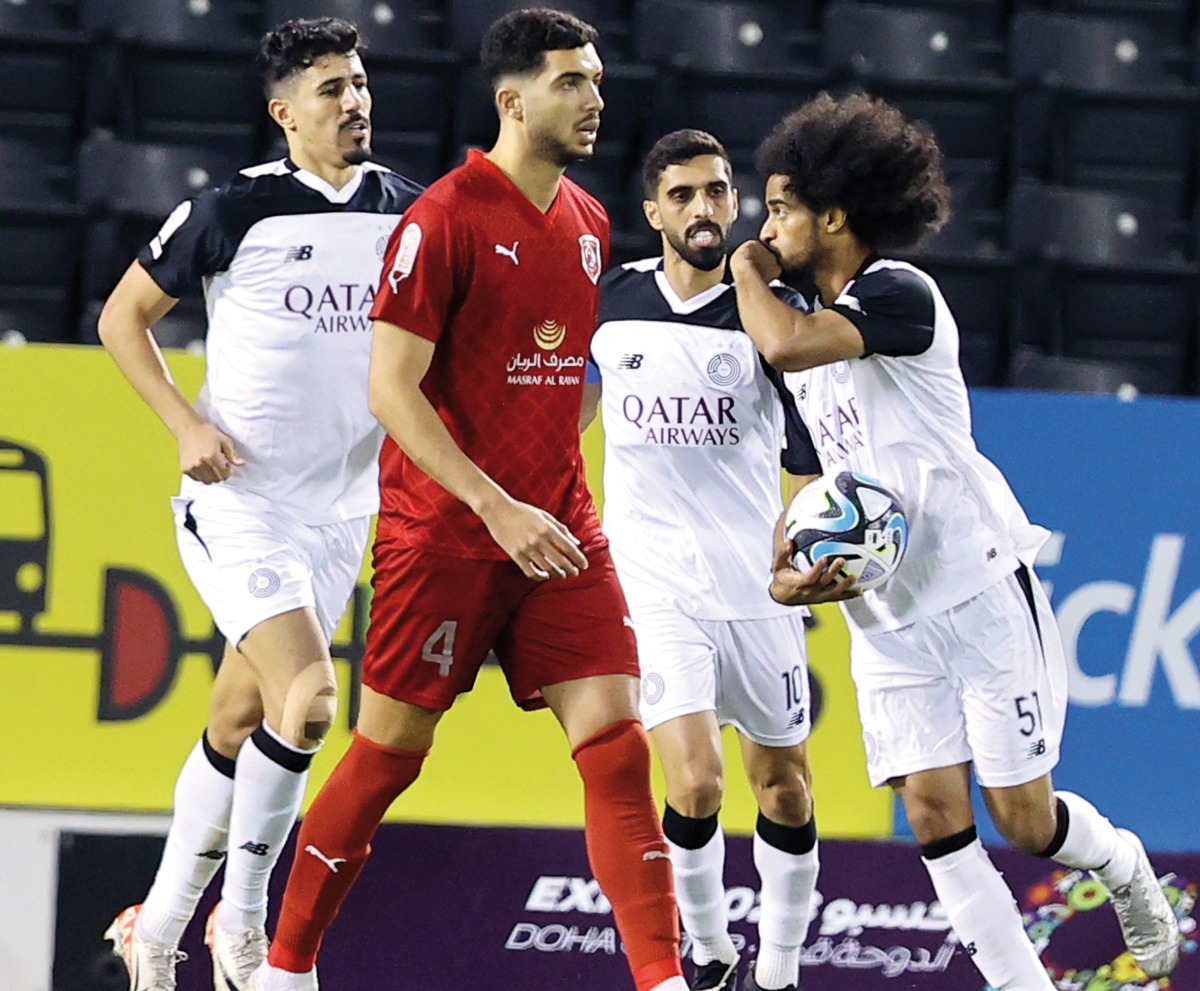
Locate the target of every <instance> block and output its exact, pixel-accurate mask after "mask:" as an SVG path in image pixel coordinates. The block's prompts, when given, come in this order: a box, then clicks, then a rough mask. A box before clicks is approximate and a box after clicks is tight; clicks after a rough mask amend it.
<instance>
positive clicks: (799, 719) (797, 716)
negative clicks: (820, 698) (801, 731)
mask: <svg viewBox="0 0 1200 991" xmlns="http://www.w3.org/2000/svg"><path fill="white" fill-rule="evenodd" d="M803 725H804V710H803V709H797V710H796V711H795V712H793V713H792V714H791V716H789V717H788V729H795V728H796V727H797V726H803Z"/></svg>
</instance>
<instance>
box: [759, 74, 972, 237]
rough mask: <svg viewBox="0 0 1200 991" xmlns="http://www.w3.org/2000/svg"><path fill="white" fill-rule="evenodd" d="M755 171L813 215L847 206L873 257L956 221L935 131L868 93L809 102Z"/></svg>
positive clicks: (762, 151)
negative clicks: (779, 183) (778, 180)
mask: <svg viewBox="0 0 1200 991" xmlns="http://www.w3.org/2000/svg"><path fill="white" fill-rule="evenodd" d="M755 165H756V166H757V168H758V170H759V172H761V173H762V174H763V175H764V177H770V176H773V175H780V176H783V177H784V179H785V182H784V188H785V189H786V190H787V191H788V192H789V193H791V194H792V195H793V196H795V197H796V198H797V199H798V200H800V202H801V203H803V204H804V205H805V206H807V207H808V208H809V209H810V210H813V211H815V212H817V213H820V212H822V211H824V210H828V209H829V208H830V207H835V206H836V207H841V208H842V209H843V210H845V211H846V221H847V223H848V225H849V227H850V230H851V231H852V232H853V233H854V235H855V236H856V237H857V238H858V239H859V240H860V241H862V243H863V244H864V245H866V246H867V247H868V248H871V249H873V250H874V249H881V248H907V247H911V246H912V245H915V244H917V243H918V242H919V241H920V240H921V239H922V238H923V237H924V236H925V235H927V234H931V233H934V232H936V231H938V230H939V229H941V227H942V225H943V224H945V222H946V220H947V219H949V216H950V189H949V187H948V186H947V185H946V177H945V175H944V174H943V172H942V153H941V150H940V149H939V148H938V144H937V139H936V138H935V137H934V135H933V132H932V131H931V130H930V129H929V127H928V126H927V125H925V124H923V123H920V122H917V121H911V120H909V119H908V118H906V117H905V116H904V114H902V113H901V112H900V111H899V110H897V109H896V108H895V107H893V106H891V105H890V104H888V103H886V102H884V101H883V100H880V99H875V98H873V97H870V96H868V95H866V94H865V93H853V94H850V95H849V96H845V97H842V98H840V99H838V98H835V97H833V96H831V95H830V94H829V93H820V94H819V95H817V96H816V97H814V98H813V99H811V100H809V101H808V102H807V103H805V104H804V105H803V106H802V107H800V109H799V110H796V111H794V112H792V113H791V114H789V115H788V116H787V117H785V118H784V119H783V120H782V121H781V122H780V123H779V125H778V126H777V127H776V128H775V130H773V131H772V132H771V133H770V134H769V135H768V136H767V138H766V139H765V140H764V141H763V143H762V144H761V145H759V148H758V153H757V155H756V156H755Z"/></svg>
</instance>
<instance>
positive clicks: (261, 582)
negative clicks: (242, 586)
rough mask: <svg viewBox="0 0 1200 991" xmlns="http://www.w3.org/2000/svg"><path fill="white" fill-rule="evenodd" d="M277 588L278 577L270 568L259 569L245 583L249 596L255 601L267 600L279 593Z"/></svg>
mask: <svg viewBox="0 0 1200 991" xmlns="http://www.w3.org/2000/svg"><path fill="white" fill-rule="evenodd" d="M279 586H280V581H279V575H277V574H276V573H275V572H274V571H272V570H271V569H270V568H259V569H258V570H256V571H254V572H253V573H251V575H250V581H249V582H247V587H248V588H249V589H250V594H251V595H253V596H254V597H255V598H257V599H269V598H270V597H271V596H272V595H274V594H275V593H276V592H278V591H279Z"/></svg>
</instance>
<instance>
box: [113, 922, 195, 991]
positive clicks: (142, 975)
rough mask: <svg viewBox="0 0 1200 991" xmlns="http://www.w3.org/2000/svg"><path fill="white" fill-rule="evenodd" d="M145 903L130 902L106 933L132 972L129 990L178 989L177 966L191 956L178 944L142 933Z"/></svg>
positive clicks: (114, 950) (116, 952)
mask: <svg viewBox="0 0 1200 991" xmlns="http://www.w3.org/2000/svg"><path fill="white" fill-rule="evenodd" d="M141 911H142V906H141V905H130V906H129V908H127V909H125V911H123V912H122V913H121V914H120V915H118V916H117V917H116V918H115V919H113V921H112V924H111V925H110V926H109V927H108V929H106V930H105V932H104V938H105V939H107V940H111V941H112V945H113V946H112V951H113V954H114V955H116V956H118V957H120V958H121V959H122V960H123V961H124V962H125V969H126V970H127V971H129V991H175V965H176V964H178V963H181V962H182V961H184V960H186V959H187V954H186V953H181V952H180V950H179V948H178V947H177V946H171V945H170V944H168V943H159V942H156V941H154V940H151V939H145V938H144V937H142V936H140V935H138V933H137V930H136V923H137V917H138V914H139V913H140V912H141Z"/></svg>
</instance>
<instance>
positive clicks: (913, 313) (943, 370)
mask: <svg viewBox="0 0 1200 991" xmlns="http://www.w3.org/2000/svg"><path fill="white" fill-rule="evenodd" d="M833 309H835V310H836V311H837V312H838V313H840V314H842V315H843V316H845V317H846V318H847V319H848V320H850V321H851V322H852V323H853V324H854V325H855V326H856V327H857V328H858V330H859V332H860V333H861V334H862V337H863V341H864V343H865V344H866V355H865V356H864V357H862V358H856V359H853V360H851V361H838V362H834V363H833V364H829V365H821V366H818V367H817V368H811V369H808V370H807V371H803V372H790V373H788V374H787V375H785V377H784V378H785V381H786V383H787V387H788V389H789V391H790V392H791V393H792V395H793V396H794V397H795V400H796V405H797V406H798V407H799V409H800V415H801V417H802V418H803V420H804V423H805V425H806V426H807V427H808V431H809V434H810V435H811V437H812V441H813V444H814V445H815V446H816V449H817V452H818V454H819V455H820V459H821V464H822V466H823V467H824V470H825V472H826V473H834V472H838V471H844V470H848V469H849V470H856V471H861V472H863V473H864V474H867V475H871V476H873V477H875V478H877V479H879V480H880V481H881V482H883V483H884V484H885V485H888V486H889V487H891V488H892V489H893V490H894V491H895V492H896V493H897V494H898V495H899V496H900V499H901V501H902V502H903V504H904V507H905V509H906V510H907V512H908V517H909V546H908V552H907V554H906V555H905V558H904V561H903V563H902V564H901V565H900V569H899V570H898V571H897V572H896V574H895V576H893V577H892V578H891V579H890V580H889V581H888V582H887V584H886V585H884V586H883V587H882V588H880V589H877V590H875V591H869V592H865V593H864V594H863V596H862V598H861V599H854V600H850V601H847V602H845V603H843V609H844V611H845V614H846V618H847V620H848V621H849V623H850V628H851V632H852V633H875V632H879V631H882V630H892V629H898V628H900V627H902V626H907V625H908V624H910V623H912V622H914V621H915V620H917V619H919V618H921V617H923V616H929V615H933V614H935V613H939V612H942V611H943V610H946V609H949V608H951V607H952V606H956V605H958V604H959V603H961V602H965V601H966V600H967V599H970V598H971V597H973V596H975V595H977V594H978V593H979V592H982V591H983V590H984V589H985V588H988V587H989V586H991V585H993V584H995V583H996V582H998V581H1000V580H1001V579H1002V578H1003V577H1004V576H1005V575H1007V574H1010V573H1011V572H1012V571H1014V570H1015V569H1016V567H1017V565H1018V562H1024V563H1026V564H1032V563H1033V558H1034V556H1035V555H1036V553H1037V549H1038V548H1039V547H1040V546H1041V544H1042V543H1043V542H1044V540H1045V538H1046V536H1047V532H1046V531H1045V530H1043V529H1042V528H1041V527H1036V526H1033V525H1032V524H1030V523H1029V521H1028V519H1026V516H1025V513H1024V510H1022V509H1021V506H1020V504H1019V503H1018V502H1017V499H1016V497H1015V496H1014V495H1013V493H1012V490H1011V489H1010V488H1009V486H1008V482H1007V481H1006V480H1005V478H1004V476H1003V475H1002V474H1001V473H1000V470H999V469H998V468H996V466H995V465H993V464H992V463H991V462H990V461H988V460H987V458H985V457H984V456H983V455H982V454H980V453H979V451H978V449H977V448H976V447H975V441H974V439H973V438H972V436H971V410H970V405H969V403H968V401H967V389H966V386H965V384H964V383H963V378H962V373H961V372H960V371H959V366H958V327H957V326H956V325H955V323H954V317H953V316H952V315H951V313H950V309H949V307H948V306H947V305H946V301H945V299H944V298H943V297H942V294H941V291H940V290H939V289H938V287H937V284H936V283H935V282H934V281H933V279H932V278H930V277H929V275H927V274H926V273H925V272H922V271H920V270H919V269H917V268H914V267H913V266H912V265H909V264H908V263H906V262H901V261H891V260H887V259H868V261H867V263H866V264H865V265H864V266H863V268H862V269H861V270H860V271H859V273H858V275H857V276H856V277H855V278H854V279H853V280H851V281H850V282H849V283H848V284H847V285H846V287H845V289H843V290H842V293H841V295H840V296H838V298H837V299H836V300H835V301H834V304H833Z"/></svg>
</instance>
